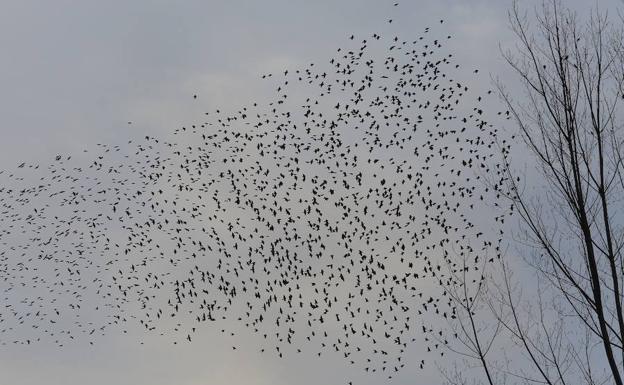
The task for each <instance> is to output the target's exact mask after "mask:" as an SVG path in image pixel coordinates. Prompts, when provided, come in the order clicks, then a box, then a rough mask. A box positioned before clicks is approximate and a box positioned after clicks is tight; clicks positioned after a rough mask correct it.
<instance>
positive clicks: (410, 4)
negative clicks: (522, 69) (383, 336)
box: [0, 0, 620, 385]
mask: <svg viewBox="0 0 624 385" xmlns="http://www.w3.org/2000/svg"><path fill="white" fill-rule="evenodd" d="M393 2H394V1H385V0H382V1H380V0H375V1H373V0H339V1H337V0H315V1H303V0H290V1H287V0H265V1H251V0H248V1H234V0H230V1H213V0H204V1H193V0H189V1H172V0H150V1H147V0H145V1H133V2H128V1H117V0H110V1H91V0H81V1H75V0H74V1H71V0H59V1H54V2H51V1H29V0H20V1H7V0H0V9H1V11H0V50H1V52H2V54H1V55H0V57H1V60H0V119H1V120H0V130H1V134H2V135H1V137H2V141H0V162H1V164H2V165H7V167H9V166H11V167H12V166H14V165H17V164H19V163H21V162H23V161H29V162H38V161H48V160H50V159H52V158H53V157H54V156H55V155H57V154H79V153H80V152H81V151H82V150H83V149H85V148H92V147H93V146H94V145H95V144H96V143H107V144H116V143H125V142H127V141H128V140H131V139H132V138H140V137H142V136H144V135H152V136H156V137H168V136H169V135H171V133H172V132H173V130H174V129H176V128H179V127H181V126H183V125H188V124H191V123H192V122H196V121H198V120H200V119H201V118H202V115H203V114H204V112H205V111H208V110H214V109H216V108H231V109H236V108H237V107H238V106H240V105H244V104H249V103H250V102H251V101H256V100H260V101H261V100H263V98H266V95H268V93H269V92H270V91H271V89H270V85H267V83H266V82H262V81H261V79H260V76H261V75H262V74H264V73H267V72H275V71H280V70H283V69H284V68H296V67H302V66H304V65H306V64H308V63H310V62H315V63H322V62H327V61H328V60H329V58H330V57H331V55H332V54H333V53H334V52H335V50H336V48H337V47H339V46H341V45H343V44H345V43H346V42H347V40H348V37H349V36H350V35H351V34H355V35H356V36H368V35H370V34H371V33H373V32H375V31H384V29H386V28H388V26H387V19H390V18H392V19H395V23H394V25H395V26H396V27H394V26H393V28H398V29H399V31H398V32H400V33H401V34H402V35H403V36H406V37H407V36H410V35H411V34H412V35H417V34H418V33H420V31H421V30H422V29H424V28H425V27H426V26H429V25H433V23H432V21H436V22H437V21H438V20H440V19H444V20H445V22H444V27H443V28H444V30H445V31H446V30H448V33H449V34H451V35H452V36H453V40H452V43H451V46H450V50H451V52H453V54H454V55H455V56H457V57H458V58H459V61H461V62H463V63H465V64H466V65H467V66H469V67H473V68H479V69H480V72H481V74H482V81H483V83H482V84H479V85H477V87H483V88H484V89H487V88H491V84H490V77H499V78H501V79H503V80H505V81H506V82H507V81H509V82H510V83H509V84H513V82H514V80H513V74H512V72H511V71H510V70H509V68H508V67H507V66H506V65H505V62H504V60H502V57H501V55H500V47H503V49H504V48H513V45H514V40H513V36H512V34H511V33H510V31H509V29H508V26H507V18H506V12H507V10H508V9H509V7H510V5H511V4H510V2H509V1H506V0H437V1H435V0H411V1H405V0H403V1H399V2H400V5H399V7H393V6H392V3H393ZM536 4H538V2H536V1H533V0H529V1H525V2H522V3H521V5H522V6H523V7H527V8H529V9H530V7H532V6H534V5H536ZM564 4H566V5H569V6H571V7H572V8H574V9H577V10H578V11H579V12H585V13H586V12H587V11H588V10H589V7H590V6H591V4H589V3H588V2H586V1H580V0H573V1H572V0H570V1H564ZM597 4H599V6H600V7H601V8H606V9H612V10H614V11H615V10H616V9H617V6H618V4H620V2H618V1H615V0H614V1H602V0H601V1H598V3H597ZM438 28H442V27H438ZM193 95H197V96H198V97H197V99H194V98H193ZM519 97H521V95H519ZM128 122H131V124H129V123H128ZM238 338H239V341H238V346H239V348H238V349H237V350H235V351H234V350H232V349H231V341H229V340H227V339H225V338H223V337H222V336H221V335H220V333H218V332H215V331H213V330H201V331H199V333H198V335H197V337H196V338H195V340H194V342H193V343H192V344H185V345H177V346H175V347H174V346H172V345H171V344H170V341H164V340H161V339H158V338H153V339H149V340H146V341H145V343H144V344H143V345H141V344H140V343H139V340H141V338H140V337H137V336H135V335H130V336H128V335H123V334H121V333H117V334H114V333H113V334H111V335H107V336H106V337H103V338H100V339H99V340H98V341H97V343H96V344H95V345H93V346H85V345H84V344H76V345H69V346H66V347H63V348H58V347H57V346H47V345H43V344H39V345H33V346H9V345H7V346H2V347H0V373H2V380H0V382H1V383H7V384H15V385H31V384H32V385H35V384H37V385H38V384H46V385H56V384H58V385H61V384H65V385H72V384H85V383H88V384H93V385H99V384H111V383H115V384H120V385H125V384H128V385H130V384H134V385H137V384H151V385H165V384H180V385H199V384H233V385H238V384H241V385H243V384H245V385H247V384H249V385H261V384H273V385H281V384H284V385H286V384H295V383H296V384H302V385H305V384H318V383H328V384H331V383H344V379H347V378H349V379H355V380H357V381H358V382H357V383H362V384H368V383H371V384H372V383H378V382H372V381H373V380H371V379H369V378H368V377H366V376H364V375H363V373H360V372H354V371H353V369H352V368H349V367H348V366H347V365H346V364H345V362H344V361H342V360H336V359H332V356H325V357H321V358H317V357H316V356H313V355H299V356H293V357H288V358H284V359H278V358H276V357H274V356H272V355H268V354H260V353H259V352H258V349H257V347H258V344H257V337H256V336H254V335H252V334H251V333H250V334H247V335H245V334H244V333H243V334H241V335H239V336H238ZM418 349H419V347H418V346H413V347H411V349H410V352H409V354H408V355H407V358H408V359H409V357H413V358H414V359H416V357H420V354H421V353H422V352H419V351H418ZM375 381H377V379H376V380H375ZM438 381H439V377H438V373H437V371H436V369H435V367H429V368H428V369H426V370H419V369H418V368H417V367H416V365H414V367H407V368H406V369H404V370H403V371H402V372H401V374H400V375H399V376H398V377H396V378H395V379H394V380H393V381H392V382H391V383H392V384H408V383H410V384H414V383H416V384H419V383H423V384H425V383H437V382H438Z"/></svg>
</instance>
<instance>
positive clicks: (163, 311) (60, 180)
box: [0, 28, 511, 377]
mask: <svg viewBox="0 0 624 385" xmlns="http://www.w3.org/2000/svg"><path fill="white" fill-rule="evenodd" d="M450 38H451V37H450V36H441V37H435V36H434V33H433V32H432V31H430V30H429V28H427V29H425V30H424V32H423V33H422V35H421V36H419V37H417V38H416V39H415V40H404V39H401V38H400V37H398V36H391V37H390V38H383V37H382V36H380V35H378V34H372V35H370V36H367V37H366V38H365V39H357V38H356V37H355V36H351V37H350V39H349V42H348V46H347V47H346V48H343V49H338V51H337V54H336V55H335V57H334V58H332V59H331V60H330V61H329V63H327V64H326V65H325V66H324V67H323V66H317V65H313V64H310V65H309V66H306V67H304V68H300V69H289V70H284V71H283V72H279V73H273V74H266V75H263V76H262V78H264V79H265V81H270V82H272V83H271V84H274V85H275V87H276V91H275V93H274V94H273V97H272V99H271V101H269V102H267V103H251V104H249V105H247V106H245V107H242V108H240V109H238V110H237V111H234V112H231V113H225V112H223V111H220V110H216V111H210V112H208V113H206V115H205V121H204V122H201V123H198V124H196V125H190V126H185V127H182V128H179V129H177V130H176V132H175V136H172V137H174V138H176V140H173V141H165V140H159V139H158V138H154V137H151V136H146V137H145V138H143V139H141V140H138V141H136V140H135V141H129V142H128V143H126V144H124V145H104V144H98V145H97V147H96V148H95V149H90V150H89V152H87V151H85V153H84V154H80V156H76V157H74V158H72V157H71V156H66V155H59V156H57V157H56V158H55V159H54V161H52V162H50V163H49V164H47V165H43V164H30V163H22V164H20V165H19V166H17V167H16V168H15V169H14V170H13V171H2V172H1V173H0V177H2V178H3V179H2V180H3V183H2V186H3V187H2V188H0V211H1V212H2V215H1V216H0V242H1V244H2V247H0V290H2V294H3V296H4V299H3V306H2V311H0V331H1V332H2V333H1V335H2V339H1V340H0V342H1V343H2V344H11V343H17V344H31V343H35V342H36V341H39V340H42V339H46V338H47V339H50V340H51V341H53V342H55V343H57V344H58V345H60V346H63V345H65V344H67V343H68V342H69V341H71V340H74V339H76V340H78V339H85V340H87V341H90V342H91V343H93V341H95V340H96V337H98V336H101V335H104V334H105V333H106V332H107V331H108V330H109V329H111V328H113V327H117V328H119V329H124V328H126V326H127V325H128V324H129V323H131V322H132V323H136V324H137V325H140V327H141V328H143V329H145V331H146V332H147V333H150V332H157V333H160V334H163V335H172V336H173V338H172V339H173V343H180V342H191V341H192V340H193V335H194V333H195V332H196V331H197V330H198V328H200V327H202V326H201V325H202V324H204V323H207V324H208V325H211V324H214V325H217V324H218V325H221V326H220V328H222V331H223V332H224V333H231V334H234V333H235V332H236V331H237V330H239V329H240V327H242V326H244V327H246V328H248V329H250V330H252V331H253V332H255V333H258V335H261V336H262V337H263V339H264V341H265V343H264V345H263V346H262V347H261V348H262V350H264V349H268V350H271V351H273V352H274V353H275V354H277V355H279V356H280V357H281V356H283V355H288V354H293V353H296V352H300V351H302V350H305V349H311V350H312V351H313V352H314V353H315V354H318V355H321V354H322V353H323V352H331V351H333V352H335V354H338V355H340V356H341V357H343V358H344V359H345V360H347V362H349V363H351V364H354V365H355V364H357V365H361V366H362V367H363V368H364V370H366V371H369V372H377V373H385V374H386V375H388V376H389V377H392V376H393V375H395V374H396V372H398V371H399V370H400V369H401V368H402V367H403V366H404V365H405V364H406V362H405V360H404V359H403V357H404V356H405V354H406V349H408V347H409V346H410V343H414V344H424V345H423V346H421V349H424V348H426V350H427V351H429V352H431V354H437V355H440V354H444V351H445V346H444V345H446V344H452V343H453V341H454V337H456V335H455V336H453V335H452V333H450V332H449V330H450V329H449V328H448V327H447V326H446V325H447V323H448V322H453V321H454V319H455V318H456V317H459V316H461V314H460V309H459V308H458V306H457V305H458V304H457V302H456V301H454V300H453V299H452V298H451V296H450V295H449V293H450V289H451V288H453V287H455V288H458V287H461V288H463V287H465V288H466V290H467V293H474V292H475V290H477V288H478V287H479V285H480V284H481V282H482V280H483V275H484V271H485V269H486V267H487V264H488V263H489V262H492V261H493V260H495V258H500V256H501V239H502V223H503V222H504V219H505V218H506V217H507V216H508V215H510V213H511V211H510V208H508V207H507V206H508V205H506V204H505V203H504V202H505V201H504V200H503V198H502V197H501V195H500V191H501V189H502V188H503V187H504V185H505V174H504V172H503V167H502V165H501V156H502V157H503V158H504V157H505V156H506V154H508V153H509V150H510V142H509V139H507V140H505V138H504V135H503V133H502V131H501V130H499V128H500V124H501V122H503V121H504V120H505V119H508V115H509V114H508V113H507V112H497V113H496V114H491V115H488V111H486V107H485V106H486V103H487V102H486V99H488V98H491V97H492V96H493V95H491V92H489V91H487V92H484V93H483V95H479V94H476V93H475V92H474V91H472V89H471V88H470V87H469V86H468V83H467V81H468V80H466V76H465V72H462V71H463V67H462V66H460V65H459V64H457V63H455V62H454V58H453V56H452V55H451V54H448V52H446V51H445V49H444V45H445V43H446V42H447V41H449V39H450ZM475 72H477V71H469V73H470V76H473V77H475V76H477V75H474V73H475ZM462 74H464V75H462ZM462 76H464V77H463V78H462ZM461 79H464V80H461ZM193 99H194V100H193V102H194V103H199V102H200V101H201V97H198V96H197V95H195V96H193ZM490 105H491V104H490ZM492 121H495V122H496V124H494V123H492ZM82 159H90V161H89V162H84V161H83V160H82ZM464 285H465V286H464ZM462 290H463V289H462ZM470 295H472V294H470ZM234 348H235V347H234ZM407 364H410V363H407ZM414 364H418V365H420V366H421V367H422V366H423V365H424V364H425V362H424V360H423V361H421V362H419V363H414Z"/></svg>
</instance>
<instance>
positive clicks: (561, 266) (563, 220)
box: [460, 0, 624, 385]
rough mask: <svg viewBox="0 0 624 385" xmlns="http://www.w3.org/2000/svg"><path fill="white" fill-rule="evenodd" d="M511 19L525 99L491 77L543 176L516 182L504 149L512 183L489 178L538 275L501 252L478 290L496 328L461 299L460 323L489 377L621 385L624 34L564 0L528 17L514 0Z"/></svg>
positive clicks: (513, 61) (513, 56) (510, 55)
mask: <svg viewBox="0 0 624 385" xmlns="http://www.w3.org/2000/svg"><path fill="white" fill-rule="evenodd" d="M509 20H510V24H511V27H512V30H513V32H514V33H515V35H516V37H517V40H518V42H519V43H518V46H517V50H514V51H507V52H505V53H504V56H505V59H506V61H507V62H508V64H509V65H510V66H511V67H512V68H513V70H514V71H515V73H517V74H518V75H519V78H520V80H521V82H522V84H523V85H524V89H525V91H526V93H525V94H526V98H522V100H526V101H525V102H518V100H520V99H521V98H519V97H517V96H516V97H512V95H511V94H510V92H509V91H508V89H507V88H506V87H505V86H504V85H503V83H502V82H500V81H497V85H498V89H499V91H500V94H501V95H502V98H503V100H504V102H505V103H506V105H507V107H508V109H509V111H510V112H511V116H512V117H513V118H514V119H515V121H516V123H517V127H518V129H519V132H520V136H521V138H522V139H523V143H524V145H525V148H528V149H529V150H530V153H531V154H532V155H533V161H534V162H535V164H536V167H535V170H536V171H539V175H533V176H530V177H526V178H524V182H523V183H521V182H520V180H521V179H520V178H518V176H517V175H518V173H517V171H516V170H517V167H516V165H515V164H514V165H512V162H511V159H512V158H513V159H517V158H516V157H514V156H512V155H511V154H509V153H508V152H504V153H503V158H504V161H503V169H504V170H503V171H502V172H504V173H505V174H506V176H507V177H506V178H505V180H506V181H507V183H506V185H505V186H504V187H502V188H501V187H500V186H495V187H498V188H499V189H500V191H501V193H504V194H505V195H506V196H507V197H508V198H509V199H510V200H511V201H512V203H513V207H514V209H515V212H516V213H517V214H518V217H519V218H520V222H521V227H522V229H521V230H520V231H519V234H520V236H519V237H518V238H519V239H518V240H519V241H521V242H522V245H523V246H527V247H525V248H523V250H525V251H526V250H527V249H528V250H529V252H528V253H526V254H525V255H524V257H525V258H524V260H525V261H526V262H529V264H528V266H529V267H530V269H531V271H532V272H535V273H537V274H534V275H527V274H524V273H522V272H518V274H516V276H515V277H513V276H512V271H515V270H516V268H517V267H516V266H514V265H513V263H514V261H513V260H512V259H509V260H508V261H505V260H501V262H500V270H498V271H496V272H494V271H493V272H492V274H491V275H490V279H489V280H488V281H489V285H488V291H487V295H482V296H481V300H482V301H483V303H487V304H488V305H489V307H490V309H491V310H492V314H493V315H494V319H493V320H490V323H489V328H485V329H489V330H494V331H495V333H494V334H493V335H492V334H488V333H486V332H484V331H483V330H484V329H479V328H477V327H475V326H474V325H473V318H474V315H472V312H471V311H470V308H467V307H465V308H464V310H465V311H464V313H465V315H466V316H465V317H464V323H465V322H466V320H468V321H469V324H470V325H473V326H472V327H469V328H466V329H462V328H460V332H463V333H462V334H463V335H464V336H465V337H467V338H469V340H468V341H469V344H468V346H469V347H472V350H471V351H472V352H473V356H472V357H473V358H476V359H477V361H478V362H479V364H480V366H482V368H483V369H484V370H485V371H484V373H485V377H486V378H487V381H488V383H489V384H494V383H503V382H508V381H513V382H520V383H545V384H566V383H587V384H599V383H614V384H618V385H621V384H622V383H623V380H622V376H623V370H624V349H623V340H624V316H623V313H622V299H623V296H622V285H623V279H624V262H623V259H622V258H623V255H622V253H623V252H622V249H623V248H624V231H623V224H624V215H623V214H624V213H623V210H622V209H623V208H624V207H623V205H622V197H624V175H623V173H624V163H623V162H624V157H623V154H624V149H623V147H622V146H623V145H624V135H622V122H621V120H620V119H621V112H622V111H621V104H622V101H623V100H622V99H623V98H624V94H623V91H624V87H623V84H624V44H623V40H622V36H623V35H622V31H621V29H619V28H617V26H616V25H613V24H611V23H610V21H609V18H608V15H607V14H606V13H602V12H600V11H598V10H596V11H594V12H592V14H591V17H590V18H589V20H587V21H586V22H582V21H579V20H578V19H577V17H576V15H575V13H574V12H572V11H571V10H569V9H567V8H565V7H563V6H562V4H561V2H560V1H559V0H548V1H546V2H544V3H543V4H542V7H541V8H540V9H537V10H536V11H535V20H536V25H535V26H532V25H531V24H530V23H529V18H528V16H527V13H525V12H522V11H521V10H520V8H519V6H518V3H517V2H514V4H513V7H512V9H511V11H510V12H509ZM534 181H539V182H540V183H541V184H538V185H536V186H532V185H531V183H533V182H534ZM542 182H543V183H542ZM494 273H498V274H494ZM506 337H508V338H506ZM493 339H496V340H497V346H498V347H499V348H500V349H502V350H503V353H504V354H503V355H499V356H497V358H495V359H493V358H492V357H491V356H488V355H487V353H488V351H487V350H483V349H481V348H480V346H483V345H484V344H486V346H490V345H491V343H492V342H491V341H492V340H493ZM492 373H500V374H503V376H499V377H498V378H496V379H494V378H493V375H492Z"/></svg>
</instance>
